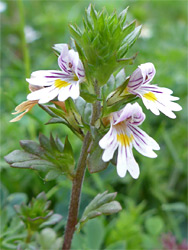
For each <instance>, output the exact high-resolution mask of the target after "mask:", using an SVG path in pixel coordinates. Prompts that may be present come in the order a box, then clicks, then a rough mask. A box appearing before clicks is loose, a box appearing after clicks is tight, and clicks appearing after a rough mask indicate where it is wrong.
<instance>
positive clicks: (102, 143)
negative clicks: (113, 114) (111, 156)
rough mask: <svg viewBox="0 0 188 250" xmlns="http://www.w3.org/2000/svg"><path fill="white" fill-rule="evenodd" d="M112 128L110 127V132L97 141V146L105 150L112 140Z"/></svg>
mask: <svg viewBox="0 0 188 250" xmlns="http://www.w3.org/2000/svg"><path fill="white" fill-rule="evenodd" d="M113 132H114V131H113V128H112V126H111V127H110V130H109V131H108V133H107V134H105V135H104V136H103V137H102V139H101V140H100V141H99V146H100V147H101V148H102V149H105V148H106V147H107V146H108V145H109V144H110V143H111V141H112V140H113V138H114V135H113Z"/></svg>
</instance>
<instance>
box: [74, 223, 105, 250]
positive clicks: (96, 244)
mask: <svg viewBox="0 0 188 250" xmlns="http://www.w3.org/2000/svg"><path fill="white" fill-rule="evenodd" d="M104 235H105V228H104V225H103V223H102V221H101V220H99V219H94V220H91V221H88V222H87V224H86V225H85V227H84V228H83V233H80V234H78V233H75V235H74V238H73V242H72V248H71V249H83V250H89V249H101V247H102V242H103V240H104Z"/></svg>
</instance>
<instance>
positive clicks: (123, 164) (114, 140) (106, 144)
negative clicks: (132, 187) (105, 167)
mask: <svg viewBox="0 0 188 250" xmlns="http://www.w3.org/2000/svg"><path fill="white" fill-rule="evenodd" d="M144 119H145V114H144V113H143V112H142V108H141V107H140V105H139V104H138V103H134V104H130V103H128V104H127V105H126V106H125V107H124V108H123V109H122V110H120V111H118V112H114V113H112V115H111V118H110V123H111V127H110V130H109V131H108V133H107V134H106V135H105V136H104V137H103V138H102V139H101V140H100V141H99V145H100V147H101V148H102V149H104V153H103V155H102V159H103V161H104V162H108V161H109V160H111V159H112V158H113V155H114V152H115V151H116V149H117V148H118V156H117V173H118V175H119V176H120V177H124V176H125V175H126V172H127V171H128V172H129V173H130V174H131V176H132V177H133V178H135V179H137V178H138V176H139V166H138V164H137V162H136V161H135V159H134V156H133V153H132V148H133V147H134V148H135V149H136V150H137V151H138V152H139V153H141V154H142V155H144V156H147V157H150V158H155V157H157V155H156V154H155V153H154V152H153V150H159V149H160V147H159V145H158V144H157V142H156V141H155V140H153V139H152V138H151V137H150V136H149V135H147V134H146V133H145V132H144V131H143V130H141V129H140V128H138V125H140V124H142V122H143V121H144Z"/></svg>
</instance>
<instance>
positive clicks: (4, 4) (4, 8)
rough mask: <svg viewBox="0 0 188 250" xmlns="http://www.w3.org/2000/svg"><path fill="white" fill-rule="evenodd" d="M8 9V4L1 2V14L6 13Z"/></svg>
mask: <svg viewBox="0 0 188 250" xmlns="http://www.w3.org/2000/svg"><path fill="white" fill-rule="evenodd" d="M6 9H7V4H6V3H5V2H2V1H0V13H2V12H4V11H5V10H6Z"/></svg>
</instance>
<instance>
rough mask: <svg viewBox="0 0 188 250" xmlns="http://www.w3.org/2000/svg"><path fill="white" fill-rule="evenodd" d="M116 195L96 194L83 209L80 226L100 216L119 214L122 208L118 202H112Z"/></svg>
mask: <svg viewBox="0 0 188 250" xmlns="http://www.w3.org/2000/svg"><path fill="white" fill-rule="evenodd" d="M116 195H117V193H110V194H108V192H107V191H105V192H104V193H102V194H98V195H97V196H96V197H95V198H94V199H93V200H92V201H91V202H90V203H89V205H88V206H87V207H86V208H85V210H84V212H83V215H82V217H81V219H80V221H79V223H80V225H81V226H82V225H83V224H84V223H85V222H86V221H88V220H89V219H92V218H94V217H97V216H100V215H102V214H105V215H108V214H113V213H117V212H119V211H120V210H121V209H122V208H121V205H120V204H119V202H117V201H114V199H115V197H116Z"/></svg>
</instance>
